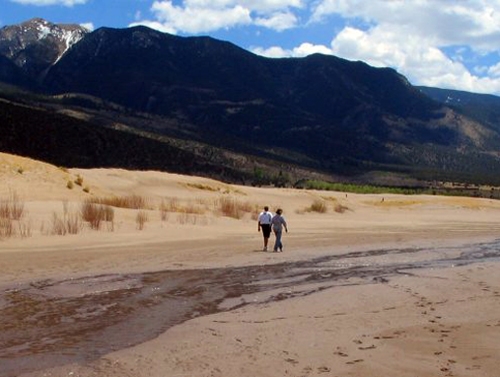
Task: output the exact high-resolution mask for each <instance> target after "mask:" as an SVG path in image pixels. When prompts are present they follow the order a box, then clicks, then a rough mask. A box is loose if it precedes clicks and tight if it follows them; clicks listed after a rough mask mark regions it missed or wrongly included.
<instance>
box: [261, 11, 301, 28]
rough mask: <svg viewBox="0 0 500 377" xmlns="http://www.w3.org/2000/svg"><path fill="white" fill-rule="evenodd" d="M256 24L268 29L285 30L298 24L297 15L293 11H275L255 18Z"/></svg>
mask: <svg viewBox="0 0 500 377" xmlns="http://www.w3.org/2000/svg"><path fill="white" fill-rule="evenodd" d="M255 24H256V25H258V26H264V27H266V28H268V29H273V30H277V31H283V30H286V29H291V28H293V27H294V26H296V25H297V17H296V16H295V15H294V14H293V13H291V12H282V13H275V14H272V15H270V16H269V17H258V18H257V19H256V20H255Z"/></svg>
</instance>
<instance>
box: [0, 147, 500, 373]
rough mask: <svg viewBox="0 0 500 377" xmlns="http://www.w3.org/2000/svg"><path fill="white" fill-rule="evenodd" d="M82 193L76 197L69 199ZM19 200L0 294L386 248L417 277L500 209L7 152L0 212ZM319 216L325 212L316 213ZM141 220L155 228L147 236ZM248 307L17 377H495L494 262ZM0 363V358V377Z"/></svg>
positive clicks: (492, 226)
mask: <svg viewBox="0 0 500 377" xmlns="http://www.w3.org/2000/svg"><path fill="white" fill-rule="evenodd" d="M78 178H80V179H79V180H80V181H81V185H78V184H73V187H72V188H71V189H69V188H68V182H76V181H78ZM130 195H136V196H139V197H142V198H145V199H146V201H147V208H146V209H142V210H138V209H123V208H114V220H113V222H112V223H111V222H109V223H105V224H103V225H102V226H101V228H100V230H91V229H89V227H88V225H86V224H83V225H82V228H81V229H80V231H79V232H78V234H74V235H64V236H63V235H54V234H53V233H54V224H55V220H54V219H59V220H62V221H63V222H64V220H65V219H67V218H68V217H69V216H76V215H77V214H78V213H79V211H80V210H81V208H82V205H83V203H84V201H85V200H86V199H88V198H94V199H95V198H111V197H114V198H123V197H127V196H130ZM12 198H16V199H15V200H17V201H18V203H21V204H22V206H23V209H24V215H23V217H22V218H21V220H19V221H15V222H14V225H15V229H16V231H15V233H16V234H14V235H13V236H10V237H7V236H4V237H3V238H2V239H0V271H1V275H0V288H2V290H4V291H5V290H7V289H12V287H15V286H16V285H20V284H25V283H33V282H37V281H42V280H45V279H52V280H58V279H59V280H61V279H70V278H73V279H75V278H78V277H85V276H97V275H103V274H125V273H141V272H148V271H163V270H168V269H179V270H181V269H188V268H210V267H227V268H234V267H238V266H253V265H272V264H276V263H282V262H296V261H301V260H307V259H310V258H313V257H320V256H331V255H338V256H339V257H340V258H341V257H343V256H345V255H348V254H349V253H356V252H361V251H367V250H380V249H388V248H398V249H406V248H417V249H419V250H420V251H419V252H418V253H414V255H412V257H411V262H412V263H419V262H422V261H427V260H433V259H435V258H436V253H434V250H437V249H439V250H445V251H440V255H441V256H442V255H444V254H446V255H447V257H450V256H453V255H454V254H457V253H458V251H456V250H459V249H460V247H463V245H467V244H472V243H479V242H491V241H495V240H496V239H497V238H499V237H498V235H499V234H500V225H499V220H500V202H499V201H494V200H488V199H472V198H461V197H456V198H451V197H435V196H398V195H357V194H347V195H346V194H345V193H337V192H320V191H306V190H293V189H274V188H252V187H243V186H233V185H227V184H224V183H221V182H217V181H213V180H209V179H205V178H199V177H187V176H180V175H174V174H166V173H159V172H152V171H146V172H131V171H125V170H119V169H92V170H82V169H63V168H58V167H55V166H52V165H48V164H43V163H40V162H37V161H33V160H29V159H25V158H20V157H16V156H11V155H7V154H2V153H0V200H2V202H3V203H9V202H10V203H12V200H13V199H12ZM228 201H229V202H230V203H235V204H236V206H237V207H239V208H240V209H241V213H240V215H239V218H232V217H228V216H224V215H223V214H222V213H221V202H226V203H227V202H228ZM315 202H316V203H318V202H321V203H323V204H324V205H325V206H326V208H327V211H326V212H325V213H318V212H314V211H310V208H311V205H312V204H313V203H315ZM162 203H163V204H162ZM162 205H163V206H164V207H166V208H167V209H168V211H166V212H164V218H163V219H162V217H161V214H162V212H161V211H160V207H161V206H162ZM264 205H269V206H270V207H271V209H272V210H274V209H276V208H278V207H281V208H283V210H284V216H285V218H286V220H287V222H288V224H289V233H288V234H285V235H284V244H285V252H283V253H263V252H262V251H261V250H262V236H261V234H260V233H258V232H257V224H256V217H255V216H256V213H257V212H258V211H259V210H260V208H261V207H262V206H264ZM140 211H143V212H144V213H146V214H147V218H148V221H146V222H145V223H144V228H143V229H142V230H139V229H138V227H139V224H138V221H137V215H138V213H139V212H140ZM23 235H24V236H23ZM270 242H271V245H272V242H273V238H271V240H270ZM443 248H444V249H443ZM395 258H399V257H395ZM362 261H363V260H358V262H362ZM365 262H366V263H372V264H373V263H385V262H387V261H385V262H384V261H383V260H381V259H370V258H367V259H366V260H365ZM289 289H290V290H293V289H294V286H293V283H290V287H289ZM247 301H248V302H251V301H252V298H247ZM253 301H255V303H254V304H248V305H244V306H241V307H236V308H234V309H232V310H227V311H223V312H220V313H216V314H212V315H207V316H201V317H198V318H195V319H192V320H189V321H186V322H184V323H182V324H180V325H177V326H174V327H172V328H170V329H169V330H167V331H166V332H164V333H162V334H160V335H159V336H158V337H157V338H154V339H151V340H149V341H146V342H144V343H141V344H138V345H135V346H132V347H127V346H126V345H124V346H123V349H120V350H117V351H115V352H112V353H109V354H107V355H105V356H103V357H100V358H98V359H97V360H93V361H91V362H87V363H80V364H67V365H60V366H57V367H54V368H50V369H46V370H43V371H36V372H33V373H25V374H23V376H69V375H70V376H137V377H142V376H158V377H166V376H186V377H187V376H189V377H198V376H227V377H229V376H231V377H232V376H241V377H253V376H338V377H341V376H355V377H361V376H363V377H365V376H371V377H378V376H380V377H392V376H394V377H396V376H398V377H406V376H408V377H410V376H411V377H415V376H418V377H427V376H429V377H431V376H432V377H434V376H491V377H496V376H498V373H499V372H498V370H500V361H499V360H500V342H499V339H500V274H498V264H497V263H495V262H491V261H488V262H486V261H479V262H477V263H473V264H468V265H465V266H455V267H453V268H451V267H449V268H441V269H436V268H428V269H418V270H415V271H411V273H408V274H397V275H394V276H391V277H390V278H389V279H388V280H384V281H372V282H371V283H369V284H367V283H366V281H364V282H360V281H359V279H355V278H353V279H352V281H351V280H346V282H344V283H342V284H339V285H336V286H335V287H332V288H330V289H320V290H317V292H315V293H314V294H307V295H297V296H293V297H290V298H289V299H286V300H277V301H273V302H269V301H266V302H261V301H259V300H253ZM0 304H2V303H1V302H0ZM8 306H9V303H3V306H2V305H0V309H1V310H6V308H8ZM1 360H2V359H1V345H0V376H2V377H3V376H7V375H8V374H2V371H1ZM9 376H10V375H9Z"/></svg>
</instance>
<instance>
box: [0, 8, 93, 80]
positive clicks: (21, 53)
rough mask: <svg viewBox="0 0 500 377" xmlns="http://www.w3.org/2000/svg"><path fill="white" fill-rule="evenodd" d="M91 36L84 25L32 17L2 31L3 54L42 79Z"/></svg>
mask: <svg viewBox="0 0 500 377" xmlns="http://www.w3.org/2000/svg"><path fill="white" fill-rule="evenodd" d="M87 33H88V30H87V29H86V28H84V27H83V26H80V25H76V24H54V23H52V22H49V21H47V20H44V19H43V18H32V19H31V20H28V21H25V22H22V23H20V24H17V25H10V26H4V27H3V28H1V29H0V54H1V55H4V56H5V57H7V58H9V59H10V60H12V62H14V64H16V65H17V66H18V67H20V68H21V69H22V70H23V71H24V72H25V73H27V74H28V75H30V76H31V77H37V78H39V77H40V75H43V74H44V73H45V71H46V70H47V69H48V68H49V67H50V66H52V65H53V64H54V63H55V62H57V61H58V60H59V59H60V58H61V57H62V56H63V55H64V54H65V53H66V51H68V50H69V49H70V48H71V46H73V45H74V44H75V43H77V42H78V41H80V40H81V39H82V38H83V37H84V36H85V34H87Z"/></svg>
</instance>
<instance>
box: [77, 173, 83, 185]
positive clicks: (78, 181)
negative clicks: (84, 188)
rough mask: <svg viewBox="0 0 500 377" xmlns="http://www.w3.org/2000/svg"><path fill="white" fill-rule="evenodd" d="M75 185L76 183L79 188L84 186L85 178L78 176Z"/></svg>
mask: <svg viewBox="0 0 500 377" xmlns="http://www.w3.org/2000/svg"><path fill="white" fill-rule="evenodd" d="M75 183H76V184H77V185H78V186H81V185H83V177H82V176H81V175H80V174H78V175H77V176H76V179H75Z"/></svg>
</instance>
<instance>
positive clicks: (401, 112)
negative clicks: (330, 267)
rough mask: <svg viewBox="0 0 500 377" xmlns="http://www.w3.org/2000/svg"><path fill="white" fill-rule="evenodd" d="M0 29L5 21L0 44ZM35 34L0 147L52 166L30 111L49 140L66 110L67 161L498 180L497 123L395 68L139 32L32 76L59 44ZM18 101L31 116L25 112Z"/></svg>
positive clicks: (84, 44) (106, 33)
mask: <svg viewBox="0 0 500 377" xmlns="http://www.w3.org/2000/svg"><path fill="white" fill-rule="evenodd" d="M40 22H41V21H40V20H32V21H31V23H28V24H27V25H28V26H29V25H33V26H32V27H33V28H35V27H38V25H39V23H40ZM9 30H10V29H9ZM54 30H55V29H54ZM3 34H5V28H2V29H1V30H0V40H2V41H5V40H6V38H4V37H2V35H3ZM30 35H31V34H27V33H26V34H24V35H23V37H25V38H28V40H29V41H30V46H32V47H31V49H30V50H28V49H26V50H19V51H18V54H29V52H30V51H31V50H33V51H37V53H36V54H33V55H30V59H31V60H29V61H30V62H31V63H32V64H31V65H30V66H29V67H28V66H26V65H22V64H19V62H18V61H17V60H15V59H11V62H13V63H15V64H14V65H15V67H16V68H15V69H14V70H13V71H12V72H11V73H9V72H10V71H8V70H9V69H12V68H13V67H12V65H10V68H9V65H8V64H6V68H5V69H4V71H5V72H7V73H6V74H4V75H3V81H6V82H9V83H11V84H12V83H14V84H17V85H19V86H23V87H25V88H28V87H30V88H33V87H36V88H38V93H39V94H38V95H37V96H32V95H26V93H23V94H20V92H18V93H17V94H12V93H7V92H5V91H2V90H0V97H1V96H3V97H4V98H5V99H6V100H8V101H10V104H9V105H5V104H4V106H3V109H4V110H3V114H4V115H3V116H4V118H3V119H9V118H8V117H11V118H13V119H15V122H16V126H15V127H13V126H12V124H11V125H8V124H7V123H6V122H2V127H3V131H2V132H3V135H5V137H6V138H7V137H9V138H11V140H12V141H13V142H6V141H4V142H3V144H2V148H3V150H5V151H10V152H14V153H20V154H26V153H28V154H29V155H31V156H33V157H37V158H41V159H47V158H50V159H51V160H50V161H54V162H55V160H56V157H55V156H54V155H55V154H56V153H59V152H57V150H56V149H53V150H51V151H48V150H47V149H46V148H43V145H54V144H51V141H50V139H49V140H48V144H47V143H45V142H43V143H41V144H40V145H39V146H38V147H37V145H36V142H32V143H31V144H27V141H23V140H24V139H26V138H27V137H28V136H27V135H29V134H30V133H31V132H34V134H33V135H37V137H39V138H41V139H40V140H45V139H44V138H47V135H40V128H39V127H38V126H37V125H36V122H35V119H37V118H38V117H39V116H40V117H41V119H42V120H43V124H44V126H43V127H47V131H50V132H51V133H50V134H51V137H54V138H57V137H58V136H54V135H53V134H52V131H54V132H56V133H59V132H64V131H62V130H61V128H55V124H56V123H57V122H63V123H64V122H66V121H67V120H68V118H67V117H66V118H64V119H62V118H60V117H61V116H62V115H61V113H64V114H65V116H68V115H70V117H71V118H73V119H76V121H75V122H76V123H78V127H79V130H81V132H80V131H79V132H77V133H72V132H68V133H67V134H65V136H64V137H63V138H62V139H63V140H64V142H61V143H59V142H58V143H56V145H58V146H60V147H61V148H62V149H61V152H60V153H61V154H62V155H63V156H64V157H62V158H59V159H60V160H61V159H62V160H64V161H67V163H69V164H72V165H74V166H83V167H88V166H122V167H133V168H139V169H149V168H155V169H163V170H169V171H179V172H189V173H192V174H197V173H198V172H205V174H207V175H213V176H214V177H218V178H220V179H226V180H231V181H240V182H246V183H249V182H254V183H272V182H278V183H279V184H283V183H284V182H285V183H286V184H293V182H294V181H295V180H296V179H301V178H304V176H307V175H308V174H309V175H312V174H314V173H316V174H319V175H321V176H324V177H326V179H331V180H335V179H343V180H355V181H364V180H366V179H370V180H373V183H377V182H378V179H377V177H380V176H381V175H383V174H385V173H390V174H393V175H399V177H400V182H401V184H405V182H409V181H412V180H415V179H417V180H422V181H429V180H432V181H435V180H453V181H464V182H476V183H494V184H496V183H499V182H500V179H499V178H498V176H499V175H498V174H497V172H498V171H500V159H499V158H498V155H497V151H498V150H499V149H500V129H499V127H497V124H498V123H497V120H496V119H495V118H493V119H481V117H479V116H474V115H473V114H471V112H470V111H469V112H467V111H462V110H460V109H457V108H456V107H454V106H450V105H449V104H447V103H443V102H442V101H441V102H440V101H439V100H435V99H433V98H430V97H429V96H428V95H426V94H424V93H423V92H422V90H421V89H419V88H416V87H413V86H412V85H411V84H410V83H409V82H408V81H407V80H406V79H405V78H404V77H403V76H402V75H400V74H398V73H397V72H395V71H394V70H392V69H387V68H385V69H380V68H374V67H370V66H368V65H367V64H365V63H362V62H350V61H347V60H343V59H339V58H337V57H334V56H324V55H318V54H316V55H311V56H308V57H305V58H297V59H295V58H294V59H268V58H263V57H260V56H257V55H254V54H252V53H250V52H248V51H245V50H243V49H241V48H239V47H237V46H235V45H232V44H230V43H227V42H224V41H219V40H215V39H212V38H208V37H192V38H184V37H178V36H173V35H169V34H165V33H161V32H158V31H155V30H152V29H148V28H146V27H134V28H127V29H111V28H101V29H98V30H95V31H94V32H87V33H84V34H81V35H80V38H79V39H78V41H77V42H76V43H74V44H72V45H71V47H70V48H68V49H67V50H65V52H64V53H63V54H62V56H61V57H60V58H58V59H57V60H53V61H52V63H51V64H49V65H48V66H47V65H45V66H47V68H46V69H45V70H43V73H41V72H40V70H34V69H33V67H35V66H38V65H37V63H36V62H37V59H39V66H42V65H43V64H47V62H48V61H50V57H51V56H55V55H54V54H55V53H56V52H57V51H60V50H57V51H55V50H54V49H55V48H56V47H53V49H52V50H51V49H50V48H48V47H47V46H49V47H50V46H60V44H57V43H53V44H52V45H51V44H48V43H46V42H44V41H43V40H37V39H36V38H35V39H33V38H32V39H29V38H30ZM54 35H56V34H54ZM56 36H57V35H56ZM61 38H62V37H61ZM56 40H57V38H56ZM4 43H6V42H4ZM42 43H43V44H42ZM39 44H42V46H44V48H48V52H47V54H46V55H43V54H40V53H39V52H40V51H41V50H40V49H36V48H35V47H34V46H39ZM58 48H59V47H58ZM0 53H1V51H0ZM4 57H6V58H9V56H8V55H4ZM0 63H1V61H0ZM6 63H7V62H6ZM16 64H17V65H16ZM14 71H15V72H14ZM35 71H36V72H35ZM1 72H2V70H1V69H0V73H1ZM14 73H15V74H19V75H20V76H19V77H18V79H15V75H14ZM7 79H8V80H7ZM0 80H2V76H0ZM23 80H24V81H23ZM26 80H27V81H29V83H30V85H31V86H30V85H26V82H25V81H26ZM18 104H24V105H25V106H27V107H28V108H30V110H29V111H26V113H25V114H24V115H22V114H21V113H22V112H20V111H19V108H18V107H17V106H18ZM10 106H13V107H10ZM7 107H9V109H7ZM34 108H36V109H37V110H36V111H42V114H40V115H38V114H36V112H34V110H33V109H34ZM54 114H56V115H54ZM75 115H76V117H75ZM54 116H55V118H53V119H51V120H48V119H47V117H49V118H50V117H54ZM81 118H83V120H82V119H81ZM70 122H73V120H71V121H70ZM17 124H19V126H17ZM15 128H18V129H17V130H15ZM30 128H33V131H31V130H30ZM111 130H113V132H111ZM87 132H89V135H88V136H84V134H85V133H87ZM97 134H98V135H99V136H97ZM74 135H78V137H77V138H75V139H74V140H71V138H72V137H74ZM122 137H123V139H122V140H121V141H120V140H119V139H121V138H122ZM5 140H7V139H5ZM98 140H99V141H98ZM94 144H95V145H97V148H95V147H93V145H94ZM106 146H107V147H106ZM109 146H113V147H112V148H111V147H109ZM193 146H196V147H193ZM162 148H166V150H165V151H162ZM96 164H97V165H96ZM99 164H100V165H99ZM171 169H175V170H171ZM339 177H341V178H339ZM367 177H370V178H367Z"/></svg>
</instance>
